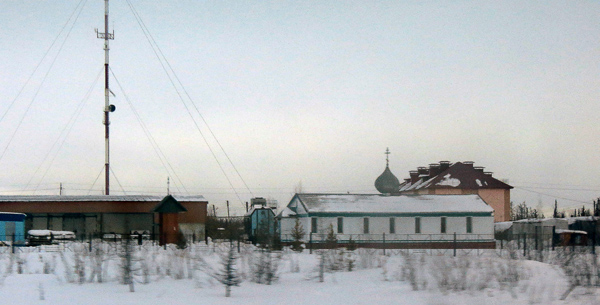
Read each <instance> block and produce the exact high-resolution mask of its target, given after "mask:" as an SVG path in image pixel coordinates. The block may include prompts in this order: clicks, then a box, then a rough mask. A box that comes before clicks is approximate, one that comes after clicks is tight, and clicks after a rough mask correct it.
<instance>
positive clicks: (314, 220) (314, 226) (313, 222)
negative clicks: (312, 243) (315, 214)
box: [310, 218, 317, 233]
mask: <svg viewBox="0 0 600 305" xmlns="http://www.w3.org/2000/svg"><path fill="white" fill-rule="evenodd" d="M310 221H311V222H310V232H311V233H317V218H311V219H310Z"/></svg>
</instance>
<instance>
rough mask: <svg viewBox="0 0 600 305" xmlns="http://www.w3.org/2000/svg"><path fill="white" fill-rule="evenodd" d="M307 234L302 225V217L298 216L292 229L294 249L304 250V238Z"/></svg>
mask: <svg viewBox="0 0 600 305" xmlns="http://www.w3.org/2000/svg"><path fill="white" fill-rule="evenodd" d="M305 234H306V233H305V232H304V227H303V226H302V223H301V222H300V219H299V218H296V223H295V224H294V228H293V229H292V239H293V241H292V250H294V251H297V252H302V250H304V248H303V247H302V244H303V242H302V239H303V238H304V235H305Z"/></svg>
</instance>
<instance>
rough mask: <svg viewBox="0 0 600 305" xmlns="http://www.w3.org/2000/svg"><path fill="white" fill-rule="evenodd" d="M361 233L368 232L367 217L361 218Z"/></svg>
mask: <svg viewBox="0 0 600 305" xmlns="http://www.w3.org/2000/svg"><path fill="white" fill-rule="evenodd" d="M363 233H365V234H369V218H366V217H365V218H364V219H363Z"/></svg>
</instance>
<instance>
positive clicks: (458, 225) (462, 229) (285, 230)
mask: <svg viewBox="0 0 600 305" xmlns="http://www.w3.org/2000/svg"><path fill="white" fill-rule="evenodd" d="M313 218H315V219H317V227H318V231H317V232H316V233H315V234H313V239H314V240H320V239H322V238H325V236H326V234H327V233H328V231H329V226H330V225H331V226H332V227H333V232H334V233H335V234H336V235H337V236H338V239H344V240H345V239H348V238H350V236H352V238H353V239H355V240H356V239H377V240H379V239H382V238H383V234H384V233H385V234H386V239H389V240H394V239H407V238H408V239H415V240H416V239H419V238H418V236H419V233H416V232H415V217H393V218H394V219H395V220H394V222H395V233H390V218H391V217H389V216H386V217H383V216H382V217H367V218H368V219H369V234H365V233H364V218H365V217H342V219H343V233H342V234H338V225H337V224H338V217H300V218H299V219H300V223H301V224H302V226H303V229H304V232H305V233H306V235H305V240H306V241H308V240H309V236H310V232H311V225H312V219H313ZM419 218H420V222H421V232H420V235H423V236H425V235H428V234H435V235H438V237H439V236H440V234H444V233H441V218H442V217H419ZM471 219H472V233H467V217H465V216H461V217H450V216H448V217H446V233H445V235H447V236H448V238H451V237H452V235H453V234H454V233H455V232H456V234H460V235H462V236H459V238H461V239H462V238H466V237H464V235H465V234H487V235H492V234H493V230H494V218H493V217H492V216H488V217H471ZM280 223H281V234H282V238H283V239H284V240H285V239H287V238H286V235H287V236H289V235H291V233H292V230H293V228H294V226H295V224H296V218H292V217H290V218H282V219H281V222H280ZM290 238H291V237H290Z"/></svg>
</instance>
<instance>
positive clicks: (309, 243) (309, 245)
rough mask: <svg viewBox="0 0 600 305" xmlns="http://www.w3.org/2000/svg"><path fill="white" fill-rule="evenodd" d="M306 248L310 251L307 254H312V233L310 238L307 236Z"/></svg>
mask: <svg viewBox="0 0 600 305" xmlns="http://www.w3.org/2000/svg"><path fill="white" fill-rule="evenodd" d="M308 248H309V249H310V252H309V254H312V250H313V249H312V248H313V247H312V232H310V236H309V239H308Z"/></svg>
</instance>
